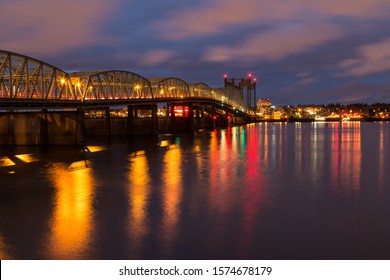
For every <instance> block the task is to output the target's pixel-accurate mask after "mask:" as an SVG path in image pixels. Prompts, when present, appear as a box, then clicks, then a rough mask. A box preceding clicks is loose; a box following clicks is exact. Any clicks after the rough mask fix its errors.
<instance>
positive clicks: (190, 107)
mask: <svg viewBox="0 0 390 280" xmlns="http://www.w3.org/2000/svg"><path fill="white" fill-rule="evenodd" d="M188 130H189V131H194V107H193V105H192V104H188Z"/></svg>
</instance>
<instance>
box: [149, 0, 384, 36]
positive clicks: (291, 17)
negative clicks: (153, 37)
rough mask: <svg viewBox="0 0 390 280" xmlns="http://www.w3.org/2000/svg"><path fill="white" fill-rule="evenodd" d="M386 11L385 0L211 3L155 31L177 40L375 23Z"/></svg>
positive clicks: (183, 11) (175, 17)
mask: <svg viewBox="0 0 390 280" xmlns="http://www.w3.org/2000/svg"><path fill="white" fill-rule="evenodd" d="M389 11H390V5H389V3H388V0H355V1H350V0H327V1H313V0H278V1H268V0H241V1H240V2H239V3H237V1H236V0H213V1H211V0H210V1H206V3H205V4H204V5H201V6H199V7H195V8H194V7H191V8H190V9H180V10H175V11H173V12H171V13H170V14H169V17H168V18H166V19H164V20H162V21H160V22H158V23H157V24H155V25H154V27H155V29H158V30H159V31H160V32H159V33H160V35H161V36H162V37H163V38H165V39H168V40H178V39H184V38H190V37H194V36H208V35H213V34H218V33H222V32H225V33H226V32H229V30H230V29H231V27H234V26H237V25H243V26H253V25H254V24H268V23H269V22H282V21H296V20H299V21H301V20H305V21H307V22H319V21H332V19H333V18H334V17H359V18H374V19H376V18H378V17H381V16H383V17H385V16H387V15H388V13H389Z"/></svg>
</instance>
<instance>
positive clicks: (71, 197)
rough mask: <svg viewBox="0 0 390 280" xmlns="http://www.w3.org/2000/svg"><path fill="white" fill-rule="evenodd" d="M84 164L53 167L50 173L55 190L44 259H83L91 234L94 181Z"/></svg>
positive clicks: (89, 169) (85, 162) (82, 162)
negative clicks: (46, 254) (46, 252)
mask: <svg viewBox="0 0 390 280" xmlns="http://www.w3.org/2000/svg"><path fill="white" fill-rule="evenodd" d="M89 165H90V164H89V163H88V161H79V162H75V163H73V164H72V165H71V166H70V167H71V168H69V167H68V166H66V165H65V164H56V165H55V166H54V167H53V168H51V169H50V180H51V181H52V183H53V185H54V188H55V199H54V209H53V216H52V219H51V221H50V229H51V232H50V235H49V237H48V253H49V256H48V258H50V259H83V258H86V257H87V255H86V254H87V250H88V249H89V246H90V242H91V240H92V236H93V230H94V222H93V218H94V213H93V206H92V203H93V196H94V180H93V175H92V171H91V168H89Z"/></svg>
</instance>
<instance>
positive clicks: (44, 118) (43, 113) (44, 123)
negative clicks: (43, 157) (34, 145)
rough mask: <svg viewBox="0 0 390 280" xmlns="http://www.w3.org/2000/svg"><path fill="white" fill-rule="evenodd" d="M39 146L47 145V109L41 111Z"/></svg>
mask: <svg viewBox="0 0 390 280" xmlns="http://www.w3.org/2000/svg"><path fill="white" fill-rule="evenodd" d="M39 143H40V144H41V145H48V144H49V128H48V120H47V109H42V110H41V131H40V141H39Z"/></svg>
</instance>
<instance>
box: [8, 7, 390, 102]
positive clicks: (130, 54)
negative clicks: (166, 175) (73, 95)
mask: <svg viewBox="0 0 390 280" xmlns="http://www.w3.org/2000/svg"><path fill="white" fill-rule="evenodd" d="M386 2H387V1H385V0H374V1H373V0H371V1H367V0H360V1H354V3H353V5H351V4H349V2H348V1H327V2H326V3H325V2H324V3H322V2H321V3H316V2H314V1H307V0H294V1H278V3H276V2H275V3H268V2H266V1H254V0H253V1H252V0H244V1H242V2H240V5H237V3H236V2H234V1H230V0H228V1H221V0H218V1H201V2H199V1H197V2H195V1H186V2H185V3H183V2H180V1H178V0H168V1H164V2H157V3H156V2H153V3H152V2H151V3H149V2H148V1H130V2H125V1H119V0H114V1H110V2H107V3H106V2H100V1H94V0H87V1H83V2H81V3H79V2H76V1H74V0H70V1H67V2H63V1H48V0H38V1H34V2H31V1H27V0H20V1H10V0H5V1H3V2H2V3H1V4H0V8H1V9H0V11H1V12H0V24H2V26H6V27H7V28H4V29H2V30H1V31H0V38H1V39H0V49H4V50H8V51H13V52H17V53H21V54H25V55H28V56H31V57H34V58H37V59H40V60H43V61H45V62H47V63H50V64H52V65H55V66H57V67H59V68H61V69H63V70H65V71H67V72H73V71H81V70H109V69H117V70H127V71H132V72H135V73H138V74H140V75H143V76H144V77H147V78H152V77H179V78H182V79H184V80H185V81H187V82H205V83H207V84H208V85H210V86H211V87H214V88H218V87H222V86H223V75H224V74H228V75H229V76H234V77H237V78H240V77H242V76H245V75H246V74H247V73H249V72H251V73H254V75H255V76H256V77H257V79H258V90H257V97H258V98H266V97H269V98H271V99H272V100H273V102H274V103H275V104H277V105H286V104H292V105H296V104H304V103H331V102H342V103H352V102H365V103H373V102H390V97H389V92H390V82H389V81H388V80H389V79H388V76H389V74H390V73H389V72H390V35H389V34H388V31H387V30H386V26H388V23H389V21H390V18H389V17H388V14H389V12H390V5H389V4H388V3H386ZM16 18H17V20H15V19H16Z"/></svg>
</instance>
